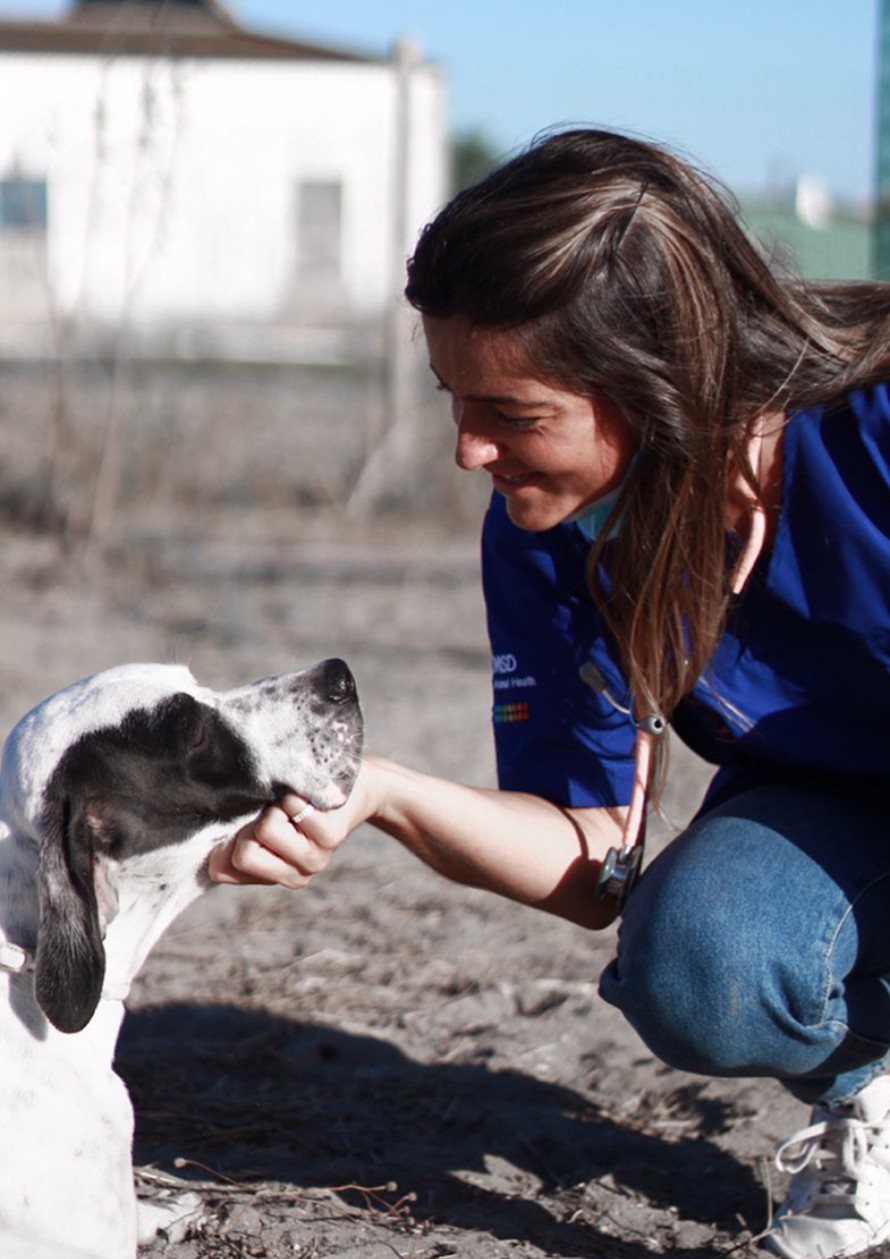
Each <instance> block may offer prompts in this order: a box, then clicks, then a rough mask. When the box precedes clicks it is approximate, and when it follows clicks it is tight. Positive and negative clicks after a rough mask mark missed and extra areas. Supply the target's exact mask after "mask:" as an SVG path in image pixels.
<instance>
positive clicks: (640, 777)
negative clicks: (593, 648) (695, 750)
mask: <svg viewBox="0 0 890 1259" xmlns="http://www.w3.org/2000/svg"><path fill="white" fill-rule="evenodd" d="M578 674H579V677H580V678H581V681H582V682H584V683H585V684H586V685H587V686H589V687H590V689H591V690H592V691H594V692H595V693H596V694H597V695H602V697H603V699H604V700H605V701H606V702H607V703H608V704H611V706H612V707H613V708H614V709H615V711H616V712H619V713H623V714H624V715H625V716H626V717H627V718H628V720H629V721H630V723H631V725H632V726H633V728H634V730H635V731H636V742H635V744H634V780H633V789H632V791H631V799H630V807H629V808H628V811H627V817H626V818H625V821H624V828H623V831H622V834H621V844H620V846H614V845H613V846H612V847H611V848H610V849H609V851H608V852H607V853H606V855H605V857H604V858H603V862H602V865H601V866H600V872H599V875H598V877H597V881H596V887H595V889H594V896H595V897H596V899H597V900H605V899H606V898H607V897H612V898H614V900H615V901H616V902H617V907H618V909H619V910H620V909H621V907H622V906H623V905H624V902H625V901H626V900H627V897H628V896H629V895H630V892H631V889H632V888H633V886H634V884H635V883H636V881H637V879H638V878H639V876H640V870H641V867H642V864H643V853H644V850H645V843H646V826H645V814H646V800H647V797H648V794H649V779H650V776H651V772H652V751H653V744H654V742H655V740H656V739H659V738H661V736H662V735H663V734H664V732H665V730H667V726H668V723H667V721H666V720H665V719H664V717H662V715H661V714H660V713H646V714H645V715H644V716H642V717H637V716H636V715H635V714H634V711H633V705H632V704H631V705H626V704H622V703H620V702H619V701H618V700H617V699H616V698H615V696H614V695H613V694H612V693H611V691H610V690H609V685H608V682H607V681H606V678H605V675H604V674H603V672H602V670H601V669H600V667H599V665H598V664H596V663H595V662H594V661H593V660H585V662H584V663H583V664H582V665H581V668H580V669H579V670H578Z"/></svg>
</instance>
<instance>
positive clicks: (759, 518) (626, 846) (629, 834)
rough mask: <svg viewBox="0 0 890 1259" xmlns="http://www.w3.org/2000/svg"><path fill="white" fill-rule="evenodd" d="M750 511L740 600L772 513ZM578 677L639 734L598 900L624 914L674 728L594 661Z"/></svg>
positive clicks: (755, 460)
mask: <svg viewBox="0 0 890 1259" xmlns="http://www.w3.org/2000/svg"><path fill="white" fill-rule="evenodd" d="M764 424H765V419H764V417H763V416H759V417H758V419H757V422H756V424H755V426H754V431H753V433H752V435H751V439H750V442H749V446H748V459H749V462H750V464H751V467H752V468H754V469H759V467H760V458H761V450H762V445H763V433H764ZM748 508H749V512H750V522H749V532H748V537H747V539H746V541H745V545H744V547H743V549H742V553H741V555H740V556H739V559H738V562H737V564H736V566H735V569H734V570H733V573H732V577H731V580H730V589H731V591H732V593H733V594H734V595H740V594H741V592H742V591H743V590H744V588H745V586H746V584H747V582H748V578H749V577H750V575H751V572H752V570H753V568H754V565H755V564H756V562H757V559H758V557H759V556H760V553H761V551H762V550H763V546H764V541H765V538H766V528H767V521H766V512H765V510H764V507H763V504H762V503H761V501H760V500H759V499H758V498H757V496H756V494H755V493H754V492H753V491H750V490H749V491H748ZM578 673H579V676H580V677H581V680H582V681H583V682H585V683H586V684H587V686H589V687H590V689H591V690H592V691H594V692H595V693H596V694H597V695H602V697H603V699H604V700H606V702H607V703H608V704H611V706H612V707H613V708H614V709H615V710H616V712H619V713H623V714H624V715H625V716H626V717H627V718H628V719H629V721H630V722H631V724H632V725H633V727H634V730H635V731H636V742H635V744H634V780H633V788H632V791H631V798H630V806H629V808H628V811H627V817H626V818H625V822H624V828H623V830H622V834H621V844H620V846H617V847H612V848H610V849H609V851H608V852H607V853H606V856H605V858H604V859H603V862H602V865H601V866H600V872H599V876H598V878H597V881H596V888H595V890H594V895H595V897H596V898H597V900H605V899H606V898H607V897H613V898H614V899H615V901H616V902H617V908H618V910H619V911H620V910H621V908H622V907H623V905H624V902H625V901H626V900H627V897H628V896H629V894H630V892H631V890H632V889H633V887H634V884H635V883H636V881H637V879H638V878H639V876H640V869H641V866H642V863H643V851H644V848H645V839H646V804H647V800H648V795H649V782H650V779H651V775H652V753H653V749H654V744H655V740H656V739H660V738H661V737H662V736H663V735H664V732H665V731H666V730H667V728H668V723H667V721H666V719H665V718H664V717H663V716H662V715H661V714H660V713H646V714H644V715H643V716H641V717H637V715H636V713H635V712H634V706H633V701H632V700H631V702H630V704H628V705H626V704H621V703H619V701H618V700H616V699H615V697H614V695H612V694H611V692H610V691H609V686H608V682H607V681H606V677H605V675H604V673H603V672H602V670H601V669H600V667H599V665H597V664H596V663H595V662H594V661H593V660H586V661H585V662H584V663H583V664H582V665H581V667H580V669H579V670H578Z"/></svg>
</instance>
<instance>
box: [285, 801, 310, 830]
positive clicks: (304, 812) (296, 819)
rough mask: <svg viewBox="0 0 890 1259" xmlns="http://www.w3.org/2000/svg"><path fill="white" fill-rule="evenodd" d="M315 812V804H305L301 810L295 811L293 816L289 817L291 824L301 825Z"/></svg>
mask: <svg viewBox="0 0 890 1259" xmlns="http://www.w3.org/2000/svg"><path fill="white" fill-rule="evenodd" d="M314 812H315V805H314V804H304V805H303V807H302V809H300V812H299V813H295V814H294V815H293V817H292V818H290V819H289V820H290V824H291V826H299V825H300V823H301V822H305V820H306V818H307V817H311V816H312V814H313V813H314Z"/></svg>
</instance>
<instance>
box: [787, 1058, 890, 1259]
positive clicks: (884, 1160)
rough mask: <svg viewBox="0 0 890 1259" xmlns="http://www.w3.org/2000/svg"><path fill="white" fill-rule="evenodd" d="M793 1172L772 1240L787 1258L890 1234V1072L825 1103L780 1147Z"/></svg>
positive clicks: (811, 1258)
mask: <svg viewBox="0 0 890 1259" xmlns="http://www.w3.org/2000/svg"><path fill="white" fill-rule="evenodd" d="M776 1167H778V1169H779V1171H783V1172H790V1173H791V1174H792V1176H793V1179H792V1181H791V1185H790V1187H789V1190H788V1196H787V1197H786V1199H785V1201H784V1202H783V1203H782V1205H781V1206H780V1207H779V1209H778V1211H777V1212H776V1215H775V1219H774V1221H773V1227H772V1229H771V1231H770V1233H769V1235H768V1237H767V1238H766V1239H765V1240H766V1245H767V1246H769V1248H770V1249H771V1250H774V1251H775V1252H776V1253H777V1254H780V1255H783V1256H784V1259H832V1257H839V1256H844V1255H858V1254H859V1253H860V1252H861V1251H863V1250H868V1248H869V1247H870V1246H877V1245H879V1244H880V1243H881V1242H883V1241H885V1240H886V1239H887V1238H888V1237H890V1076H887V1075H879V1076H878V1077H877V1078H876V1079H874V1080H872V1082H871V1084H869V1085H867V1086H866V1088H864V1089H863V1090H862V1092H861V1093H859V1094H858V1095H857V1096H856V1097H854V1098H853V1100H852V1102H850V1103H848V1104H847V1105H845V1106H817V1107H816V1109H815V1110H814V1111H813V1114H812V1117H811V1122H810V1126H809V1127H808V1128H804V1129H803V1131H802V1132H798V1133H796V1134H795V1135H794V1136H793V1137H791V1138H790V1140H788V1141H786V1142H785V1143H784V1145H782V1146H781V1147H780V1149H779V1151H778V1153H777V1154H776Z"/></svg>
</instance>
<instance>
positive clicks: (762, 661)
mask: <svg viewBox="0 0 890 1259" xmlns="http://www.w3.org/2000/svg"><path fill="white" fill-rule="evenodd" d="M589 548H590V544H589V542H588V541H587V539H586V538H585V536H584V535H583V533H582V531H581V529H580V528H579V526H578V525H576V524H561V525H557V526H556V528H554V529H549V530H547V531H546V532H543V533H528V532H524V531H523V530H521V529H518V528H517V527H516V526H515V525H513V524H512V522H511V521H510V519H509V517H508V516H507V512H506V506H505V503H504V500H503V498H501V496H500V495H498V494H495V495H494V497H493V500H492V503H491V506H490V508H489V511H488V513H487V516H486V520H485V526H484V530H483V539H482V575H483V588H484V592H485V599H486V607H487V616H488V628H489V636H490V639H491V648H492V675H493V678H492V680H493V690H494V697H493V698H494V703H493V709H492V715H493V721H494V730H495V743H496V750H497V763H498V777H499V781H500V785H501V786H502V787H503V788H505V789H507V790H520V791H530V792H533V793H535V794H537V795H541V796H543V797H545V798H547V799H550V800H553V801H555V802H557V803H560V804H566V805H578V806H584V805H602V804H626V803H627V802H628V801H629V799H630V790H631V782H632V771H633V745H634V730H633V728H632V726H631V724H630V721H629V719H628V717H627V716H625V715H624V714H622V713H620V712H617V711H616V710H615V709H614V708H613V707H612V706H611V704H610V703H609V702H608V700H606V699H605V697H604V696H603V695H602V694H596V693H595V692H594V691H593V690H591V688H590V687H589V686H587V685H586V684H585V683H584V681H583V680H582V679H581V677H580V675H579V669H580V667H581V666H582V665H583V663H584V661H585V660H587V659H589V658H593V660H594V661H595V662H596V664H597V665H598V666H599V668H600V670H601V672H602V673H603V674H605V677H606V679H607V682H608V686H609V691H610V693H611V695H612V696H613V697H615V698H616V699H618V700H619V701H620V702H622V703H625V704H628V703H629V697H628V696H627V694H626V683H625V681H624V679H623V677H622V676H621V672H620V670H619V668H618V667H617V664H616V663H615V662H616V660H617V654H616V652H615V651H614V648H613V645H612V644H610V643H609V641H608V638H607V635H606V633H605V631H604V628H603V626H602V624H601V621H600V618H599V616H598V615H597V612H596V610H595V608H594V606H593V604H592V602H591V600H590V597H589V595H588V594H587V591H586V586H585V577H584V567H585V560H586V556H587V553H588V551H589ZM605 562H606V564H607V565H608V553H607V555H606V560H605ZM673 727H674V729H675V730H676V732H677V733H678V734H679V736H680V737H681V738H682V739H683V740H684V741H685V742H686V743H688V744H689V746H690V747H691V748H692V749H693V750H694V751H695V752H697V753H698V754H699V755H700V756H702V757H703V758H704V759H705V760H708V761H711V762H713V763H714V764H716V765H721V766H725V767H728V768H727V770H726V772H725V775H724V776H726V775H729V776H731V775H732V774H734V773H736V774H737V773H740V772H742V771H744V770H747V771H749V772H750V771H751V770H754V771H756V770H757V769H763V770H783V769H790V770H793V771H804V772H819V773H821V772H825V771H830V772H838V773H853V774H890V393H888V388H887V387H886V386H879V387H877V388H874V389H869V390H865V391H861V392H857V393H854V394H851V395H850V396H849V397H848V398H846V399H843V400H842V401H840V402H839V403H836V404H833V405H826V406H821V407H814V408H812V409H809V410H806V411H801V412H798V413H796V414H794V415H793V416H791V418H790V419H789V421H788V424H787V426H786V430H785V436H784V459H783V486H782V500H781V513H780V518H779V523H778V530H777V534H776V537H775V541H774V544H773V546H772V549H771V552H770V553H768V554H767V553H765V554H764V555H762V556H761V558H760V560H759V561H758V563H757V565H756V566H755V569H754V571H753V573H752V575H751V577H750V579H749V581H748V584H747V586H746V587H745V590H744V591H743V593H742V595H741V596H740V597H739V599H738V601H737V605H736V606H735V608H734V610H733V613H732V615H731V619H730V624H729V627H728V629H727V631H726V633H725V635H724V637H723V639H722V640H721V643H720V645H719V648H718V650H717V653H716V655H715V657H714V660H713V662H712V665H711V668H710V669H709V670H708V672H707V675H706V676H703V677H702V678H700V679H699V681H698V683H697V684H696V686H695V689H694V690H693V692H692V693H691V694H690V695H689V696H688V697H687V698H686V699H685V700H684V701H683V703H682V704H681V706H680V708H679V709H678V711H677V712H676V713H675V714H674V719H673Z"/></svg>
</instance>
